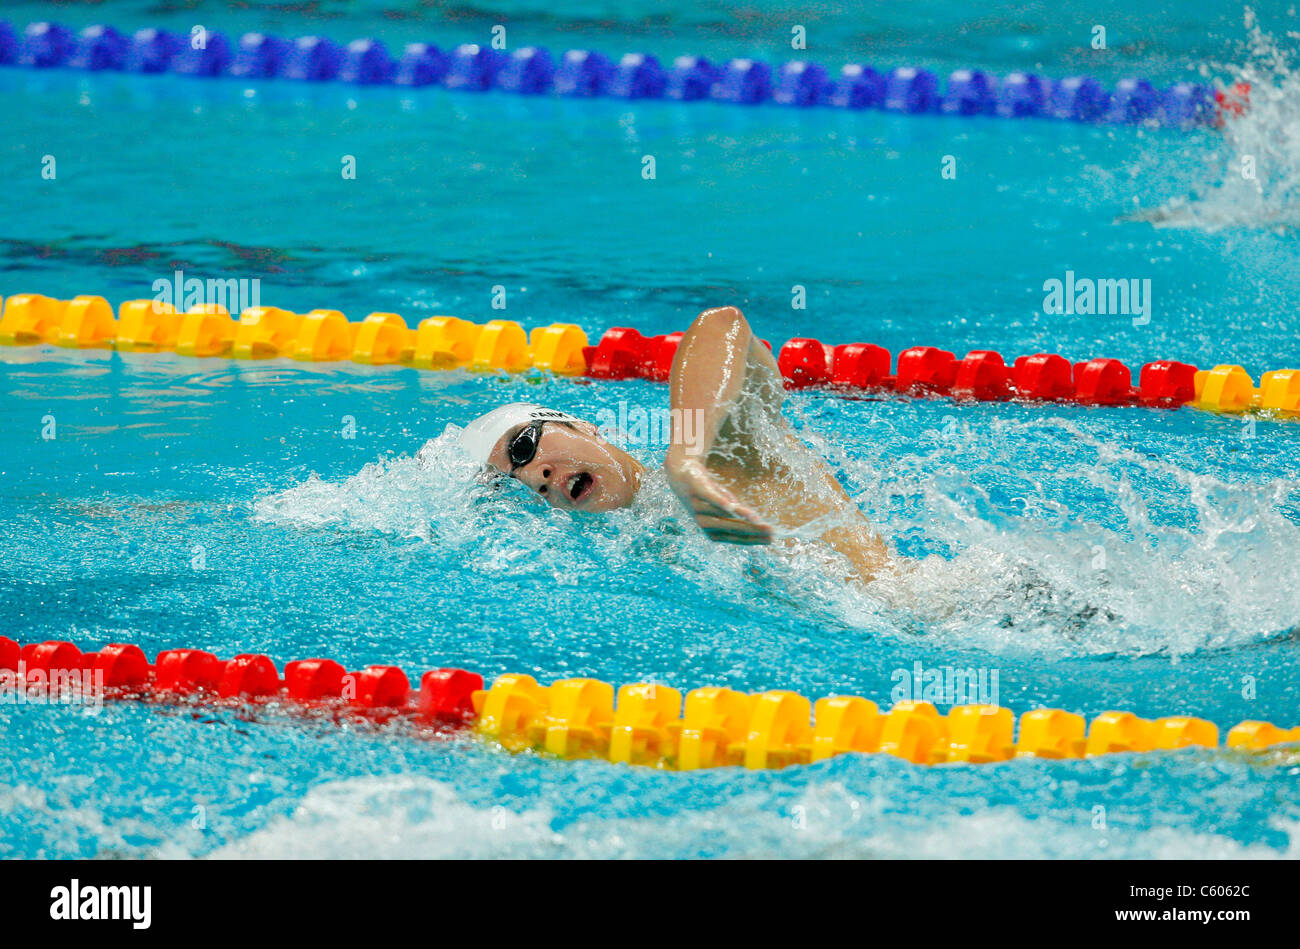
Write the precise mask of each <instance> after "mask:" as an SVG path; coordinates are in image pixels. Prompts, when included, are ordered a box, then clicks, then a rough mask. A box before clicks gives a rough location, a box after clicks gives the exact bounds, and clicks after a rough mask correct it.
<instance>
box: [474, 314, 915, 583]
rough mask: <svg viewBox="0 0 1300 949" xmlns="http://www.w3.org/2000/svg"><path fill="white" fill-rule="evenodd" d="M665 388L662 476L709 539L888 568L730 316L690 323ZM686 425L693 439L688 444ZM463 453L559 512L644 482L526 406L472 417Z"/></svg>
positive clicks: (772, 371)
mask: <svg viewBox="0 0 1300 949" xmlns="http://www.w3.org/2000/svg"><path fill="white" fill-rule="evenodd" d="M669 389H670V398H671V406H672V409H673V411H672V412H671V418H672V423H673V433H672V440H671V444H670V447H669V449H668V453H667V457H666V458H665V460H664V472H665V474H666V476H667V479H668V483H669V485H671V487H672V489H673V492H674V493H675V494H676V495H677V496H678V497H679V498H680V499H681V500H682V502H683V503H684V504H685V505H686V507H687V508H688V509H689V510H690V512H691V515H692V516H693V517H694V519H695V522H696V523H697V524H698V525H699V526H700V528H701V529H702V530H703V531H704V533H705V535H706V536H707V537H709V539H711V540H714V541H718V542H720V543H728V544H772V543H773V542H774V541H777V540H780V541H781V543H783V544H787V545H788V544H789V543H791V542H792V541H793V537H794V536H795V532H797V536H799V537H805V538H807V537H813V538H816V539H818V540H820V541H821V542H822V543H824V544H825V545H826V546H828V547H830V548H831V549H832V550H834V551H836V552H838V553H839V554H840V555H842V556H843V557H844V558H845V559H846V560H847V561H848V563H849V564H850V566H851V569H852V573H853V575H854V576H855V577H857V578H858V579H859V580H862V581H864V582H865V581H869V580H871V579H872V578H874V577H876V576H878V575H879V574H880V573H881V572H882V571H884V570H885V569H887V568H888V567H889V566H890V565H891V563H892V560H891V556H890V552H889V550H888V548H887V547H886V545H885V542H884V541H883V540H882V539H881V538H880V536H879V535H878V534H877V533H876V532H875V531H874V530H873V529H872V528H871V525H870V524H868V522H867V520H866V518H865V517H864V516H863V514H862V512H861V511H860V510H858V508H857V505H855V504H854V503H853V501H852V499H850V498H849V495H848V493H847V492H846V491H845V490H844V487H843V486H842V485H841V484H840V483H839V481H837V480H836V478H835V476H834V475H833V474H832V473H831V471H830V469H829V468H828V467H827V466H826V464H825V462H823V461H822V459H821V458H820V457H818V456H817V455H816V454H815V453H814V452H813V451H811V450H810V449H809V448H808V447H807V446H805V445H804V444H803V442H801V441H800V440H799V438H798V437H797V436H796V435H795V433H794V432H793V430H791V428H790V425H789V423H788V422H786V420H785V417H784V416H783V415H782V414H781V406H782V403H783V402H784V401H785V386H784V383H783V381H782V379H781V374H780V371H779V370H778V369H777V365H776V360H775V359H773V358H772V353H771V352H770V351H769V350H768V349H767V347H766V346H765V345H763V343H762V342H760V341H759V339H758V338H757V337H756V336H755V335H754V333H753V331H752V330H751V329H750V327H749V323H748V322H746V320H745V317H744V316H743V315H742V314H741V312H740V311H739V310H738V309H736V308H735V307H729V306H727V307H718V308H716V309H712V310H705V311H704V312H703V313H701V314H700V316H699V317H698V318H697V319H696V320H695V322H694V323H693V324H692V325H691V328H690V329H689V330H687V331H686V333H685V335H684V336H683V337H682V341H681V344H680V345H679V346H678V347H677V354H676V356H675V357H674V359H673V367H672V375H671V377H670V379H669ZM687 419H689V420H692V421H693V422H694V423H695V424H694V432H695V434H696V436H697V437H688V434H689V432H690V430H691V426H690V425H687V424H685V422H684V420H687ZM461 446H462V447H463V448H464V449H465V451H466V452H467V453H468V454H469V455H470V456H471V457H472V458H474V459H475V460H476V461H478V462H479V463H480V464H484V465H488V466H490V467H492V468H495V469H496V470H498V471H500V472H502V473H504V474H507V475H509V476H510V477H512V478H515V479H517V480H519V481H521V482H522V483H523V484H525V485H527V486H528V488H530V489H531V490H532V491H535V492H536V493H537V494H539V495H541V497H542V498H543V499H544V500H546V501H547V502H548V503H549V504H550V505H551V506H552V507H556V508H560V509H563V510H572V511H609V510H614V509H616V508H621V507H626V506H627V505H629V504H631V503H632V500H633V498H635V497H636V494H637V491H638V490H639V489H640V487H641V483H642V479H643V478H644V477H645V475H646V470H645V467H644V466H643V465H642V464H641V463H640V462H639V461H637V460H636V459H635V458H633V457H632V456H631V455H629V454H628V453H627V452H625V451H623V450H622V449H621V448H618V447H617V446H615V445H612V444H610V443H609V442H608V441H606V440H605V439H604V438H602V437H601V436H600V434H599V430H598V429H597V427H596V426H595V425H593V424H592V423H591V422H588V421H584V420H582V419H579V418H576V417H574V416H572V415H569V414H568V413H565V412H560V411H556V410H554V409H546V408H542V407H540V406H536V405H526V404H522V403H515V404H512V405H506V406H502V407H501V408H498V409H495V410H493V411H491V412H489V413H487V414H486V415H483V416H481V417H480V418H477V419H475V420H474V421H473V422H471V423H470V424H469V425H468V426H467V427H466V429H465V431H464V432H463V433H462V435H461Z"/></svg>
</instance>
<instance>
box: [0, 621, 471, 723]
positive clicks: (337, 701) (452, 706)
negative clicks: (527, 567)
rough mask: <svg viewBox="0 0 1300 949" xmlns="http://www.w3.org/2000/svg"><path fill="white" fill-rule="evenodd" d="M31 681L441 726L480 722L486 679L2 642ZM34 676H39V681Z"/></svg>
mask: <svg viewBox="0 0 1300 949" xmlns="http://www.w3.org/2000/svg"><path fill="white" fill-rule="evenodd" d="M20 668H21V669H22V670H23V671H24V675H25V677H27V676H32V677H33V678H35V677H36V676H39V677H40V678H41V679H42V680H43V681H45V682H52V681H54V676H55V675H56V674H60V673H90V674H91V676H92V678H90V679H89V680H88V682H90V683H94V682H95V679H94V678H93V677H94V676H97V675H99V674H102V681H100V683H99V684H100V685H102V686H103V687H104V688H105V689H106V690H109V694H110V695H120V696H136V697H138V696H141V695H152V696H155V697H157V698H160V699H172V700H174V699H176V698H180V697H183V696H209V697H214V698H218V699H228V700H234V699H238V700H242V701H247V700H259V701H274V700H276V699H283V700H287V701H289V702H292V703H294V704H297V705H304V706H317V705H324V706H329V705H334V706H335V707H340V708H341V707H345V706H346V707H350V708H353V709H356V710H362V714H364V715H365V716H366V717H367V718H369V719H371V720H373V721H376V722H383V721H387V720H389V719H391V718H393V717H395V716H414V717H415V718H417V719H419V720H421V721H425V722H429V723H432V724H435V725H448V726H451V725H464V724H467V723H468V722H469V720H470V719H472V718H473V715H474V705H473V695H474V693H475V692H479V691H482V689H483V677H482V676H481V675H478V674H477V673H474V672H469V671H467V670H465V669H451V668H447V669H433V670H431V671H429V672H426V673H424V675H423V676H422V677H421V679H420V690H419V692H415V691H413V690H412V689H411V682H410V680H409V679H408V678H407V676H406V673H405V672H403V671H402V669H401V668H399V667H397V666H382V665H372V666H366V668H364V669H362V670H361V671H359V672H347V671H346V670H345V669H344V668H343V666H341V665H339V664H338V663H337V662H335V661H333V660H332V659H297V660H294V661H292V662H288V663H286V664H285V667H284V677H283V679H281V677H280V676H279V674H278V673H277V671H276V667H275V663H274V662H272V661H271V659H270V658H269V657H267V656H263V655H259V654H256V653H244V654H241V655H238V656H235V657H234V658H233V659H230V660H227V661H225V662H223V661H221V660H220V659H218V658H217V657H216V656H214V655H213V654H212V653H210V652H205V651H203V650H201V649H166V650H163V651H162V652H160V653H159V654H158V657H157V661H156V662H155V663H154V664H153V665H150V664H149V660H148V658H147V657H146V656H145V653H144V651H143V650H141V649H140V647H139V646H134V645H130V644H124V643H113V644H111V645H108V646H105V647H104V648H103V649H101V650H99V651H98V652H90V653H84V654H83V653H82V652H81V650H79V649H78V648H77V647H76V646H75V645H73V644H72V643H68V642H45V643H29V644H27V645H26V646H20V645H19V644H18V643H16V642H14V640H12V639H8V638H6V637H3V636H0V669H3V670H7V671H9V672H13V673H17V672H18V671H19V669H20ZM33 673H35V676H33Z"/></svg>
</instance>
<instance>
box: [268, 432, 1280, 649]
mask: <svg viewBox="0 0 1300 949" xmlns="http://www.w3.org/2000/svg"><path fill="white" fill-rule="evenodd" d="M458 432H459V429H458V428H457V427H456V426H454V425H449V426H448V427H447V430H446V431H445V432H444V433H443V434H442V435H441V436H440V437H438V438H436V439H434V440H432V441H430V442H429V443H428V444H427V445H425V447H424V448H423V449H422V450H421V451H420V452H418V453H417V455H415V456H414V457H390V458H387V459H384V460H382V461H377V462H374V463H372V464H369V465H366V466H365V468H363V469H362V470H361V471H360V472H359V473H358V474H356V475H354V476H352V477H350V478H348V479H346V480H345V481H343V482H341V483H331V482H326V481H323V480H321V479H319V478H317V477H314V476H313V477H312V478H310V479H308V480H307V481H305V482H303V483H302V484H299V485H297V486H294V487H292V488H290V489H288V490H286V491H282V492H279V493H277V494H274V495H270V496H267V497H263V498H261V499H259V500H258V501H257V502H256V503H255V505H254V514H255V516H256V517H258V518H259V519H262V520H264V521H267V522H271V523H278V524H282V525H287V526H292V527H295V528H306V529H313V528H342V529H345V530H363V531H379V532H382V533H385V534H388V535H391V536H397V537H401V538H407V539H410V540H412V541H413V542H416V543H417V547H421V548H424V549H426V550H427V551H428V552H430V553H432V554H433V555H434V559H435V560H436V561H437V562H439V563H447V562H454V563H458V564H461V565H463V568H464V569H466V570H469V571H472V572H473V573H475V574H477V575H480V576H484V577H487V578H498V579H501V580H508V581H510V582H518V581H520V580H528V579H530V578H531V579H534V580H539V581H544V582H548V583H553V584H557V585H561V586H573V585H579V584H596V585H600V586H603V587H609V586H611V585H619V584H626V585H628V586H629V587H630V586H634V585H635V584H637V583H644V582H646V579H645V578H646V577H647V576H652V577H655V578H658V579H656V580H655V583H656V586H660V585H662V583H663V579H664V578H667V577H671V578H672V579H673V580H674V582H675V583H676V584H677V585H678V587H679V588H680V589H681V590H682V591H683V596H690V595H691V591H697V592H698V594H699V595H700V596H701V597H702V598H706V599H714V600H716V599H717V598H718V597H722V598H723V599H729V600H732V601H734V603H735V604H736V606H737V607H738V608H740V609H744V610H749V611H752V610H755V609H762V610H766V611H769V612H773V613H776V614H777V615H780V614H781V613H782V612H785V611H789V612H790V613H791V614H792V615H800V616H807V615H810V614H811V615H815V616H818V617H822V618H823V619H824V621H825V622H826V623H827V624H828V625H833V626H842V627H844V628H845V629H846V631H856V632H858V633H861V634H867V635H880V636H886V637H892V638H904V637H906V638H914V637H916V636H918V635H921V636H925V637H928V638H930V639H931V640H932V641H935V642H937V643H944V644H946V645H951V646H953V647H957V648H978V649H985V650H988V651H990V652H993V653H1012V654H1033V655H1038V656H1043V657H1069V656H1084V655H1092V656H1096V655H1109V654H1115V655H1128V656H1141V655H1170V656H1177V655H1187V654H1191V653H1195V652H1198V651H1202V650H1214V649H1221V648H1233V647H1238V646H1243V645H1249V644H1254V643H1258V642H1262V641H1267V640H1270V639H1273V638H1276V637H1277V636H1279V635H1284V634H1286V633H1287V632H1288V631H1289V630H1292V629H1293V628H1295V627H1296V626H1297V625H1298V624H1300V561H1297V560H1296V559H1295V557H1294V556H1293V553H1294V551H1295V550H1296V549H1300V525H1298V524H1297V523H1296V522H1295V521H1294V520H1292V519H1291V518H1289V517H1288V516H1287V514H1286V510H1287V508H1288V505H1292V504H1293V503H1294V493H1295V492H1296V490H1297V486H1296V485H1295V484H1293V483H1290V482H1285V481H1275V482H1272V483H1267V484H1244V485H1242V484H1230V483H1227V482H1224V481H1222V480H1220V479H1218V478H1215V477H1213V476H1210V475H1201V474H1195V473H1193V472H1190V471H1188V470H1185V469H1184V468H1182V467H1180V466H1179V465H1178V464H1176V463H1173V462H1169V461H1164V460H1161V459H1159V458H1155V457H1151V456H1149V455H1147V454H1146V453H1139V452H1134V451H1131V450H1127V449H1124V448H1121V447H1119V446H1117V445H1116V444H1114V443H1112V442H1109V441H1106V440H1103V439H1100V438H1098V437H1096V436H1095V435H1093V434H1091V433H1089V432H1088V431H1086V430H1084V429H1082V428H1080V427H1079V426H1077V425H1075V424H1074V423H1071V422H1069V421H1067V420H1064V419H1038V420H1035V421H1034V422H1032V423H1029V422H1026V421H1023V420H1017V419H1000V420H993V421H992V422H991V423H990V431H988V432H985V433H983V435H982V436H981V437H980V438H979V439H978V440H977V441H978V442H979V444H981V445H983V446H986V448H985V449H982V450H985V451H987V452H988V453H989V457H987V458H979V459H978V460H976V461H974V464H975V465H976V466H977V467H978V469H979V470H980V471H981V472H983V473H985V474H991V475H992V476H993V477H995V478H998V477H1003V476H1005V477H1006V478H1007V479H1017V480H1018V481H1027V482H1029V483H1031V484H1032V485H1033V487H1032V488H1031V489H1027V490H1026V491H1025V496H1024V497H1021V498H1017V499H1016V500H1017V502H1018V505H1019V506H1020V507H1021V508H1022V512H1021V513H1012V514H1008V513H1006V512H1005V511H999V510H997V505H996V504H992V503H990V502H989V501H988V499H987V497H984V496H982V494H981V490H982V489H980V488H979V487H978V485H977V484H976V482H975V481H974V480H972V478H971V477H970V471H971V470H972V469H971V467H970V465H971V463H972V462H971V460H970V459H964V458H963V459H959V458H956V457H955V456H954V449H953V446H952V445H950V444H948V443H947V442H946V441H944V440H943V439H931V440H927V439H924V438H922V439H920V440H918V441H917V443H916V444H915V446H914V448H913V450H912V451H910V452H909V453H906V454H902V455H897V456H894V457H891V459H890V463H889V465H887V466H884V465H881V464H880V460H879V459H871V460H863V459H860V458H850V457H848V456H847V455H846V453H845V452H844V451H843V449H842V448H840V447H838V446H836V445H834V444H832V443H830V442H828V441H826V440H825V439H823V438H821V437H819V436H816V435H813V434H811V433H809V432H805V433H804V434H805V437H806V438H807V439H809V440H810V441H811V442H812V444H813V445H814V447H815V448H817V449H818V450H819V451H820V452H821V453H822V455H823V457H825V458H827V459H828V460H829V462H830V463H831V464H832V466H833V467H837V468H839V469H840V470H841V472H843V473H844V475H846V476H847V477H848V478H849V479H850V481H851V482H853V483H856V484H858V485H865V486H866V487H865V489H864V490H862V491H861V493H860V494H859V496H858V501H859V503H860V504H861V505H862V507H863V508H864V510H867V511H868V512H871V516H872V517H873V518H874V519H875V521H876V522H877V523H878V526H879V527H880V529H881V530H882V531H883V533H884V534H885V535H886V537H888V538H895V539H897V538H900V537H904V536H911V537H915V536H918V535H919V536H923V537H925V538H926V539H927V541H928V542H929V543H930V545H931V546H933V547H937V548H940V549H946V550H948V551H951V553H950V554H949V555H946V556H938V555H931V556H928V557H925V558H923V559H920V560H912V561H906V566H905V568H904V569H903V570H902V571H900V573H899V574H898V575H897V576H893V577H888V578H885V579H882V580H879V581H877V582H876V583H874V584H872V585H871V586H870V587H867V588H862V587H858V586H855V585H853V584H851V583H847V582H846V577H847V564H844V563H842V562H840V561H839V560H838V559H837V558H836V557H835V556H834V555H832V554H830V553H829V552H828V551H826V550H825V549H824V548H822V547H821V546H820V545H818V544H815V543H798V544H795V545H793V547H792V549H791V550H790V551H789V552H787V553H785V554H777V553H775V552H774V551H772V550H770V549H763V548H757V549H756V548H741V547H734V546H730V545H724V544H714V543H712V542H710V541H708V540H707V539H705V538H704V537H703V535H702V534H701V533H700V532H699V531H698V530H695V529H694V527H693V526H692V525H691V524H690V523H689V518H687V517H686V516H685V515H684V513H683V512H682V510H681V506H680V503H679V502H678V501H677V499H676V498H675V497H674V496H673V495H672V493H671V491H670V490H669V489H668V487H667V485H666V484H665V483H664V479H663V478H662V476H661V475H658V474H656V475H653V476H651V477H650V478H649V479H648V480H647V483H646V485H645V487H644V488H643V490H642V492H641V494H640V495H639V496H638V498H637V501H636V503H635V504H634V505H633V506H632V507H631V508H628V509H625V510H621V511H613V512H609V513H606V514H598V515H591V514H587V515H583V514H575V513H570V512H565V511H558V510H554V509H552V508H549V507H547V506H546V505H544V504H541V503H538V501H537V499H535V498H532V497H530V496H528V494H527V492H526V491H525V490H524V489H523V488H522V486H521V485H519V484H517V483H516V482H512V481H508V480H504V481H499V482H497V483H485V482H483V481H481V480H479V479H476V478H475V472H474V466H473V463H472V462H470V461H469V460H468V459H467V458H465V457H464V456H463V455H462V453H461V452H460V451H459V450H458V449H457V447H456V439H457V435H458ZM1044 433H1047V434H1046V435H1045V434H1044ZM1027 437H1038V438H1048V439H1051V440H1054V441H1056V442H1065V441H1068V442H1069V444H1070V445H1071V451H1070V453H1069V456H1068V457H1066V458H1063V459H1061V460H1060V461H1058V462H1053V463H1052V464H1050V465H1045V466H1043V468H1041V469H1036V470H1033V471H1030V472H1024V471H1021V470H1018V468H1017V465H1018V462H1017V461H1016V460H1015V459H1012V458H1009V457H1007V456H1006V455H1005V449H1002V448H999V447H997V446H1004V445H1007V444H1012V443H1015V442H1016V440H1018V439H1021V440H1023V439H1025V438H1027ZM987 446H991V447H987ZM645 460H646V461H652V460H651V459H649V458H647V459H645ZM1138 482H1140V483H1141V484H1142V485H1143V487H1142V488H1139V487H1138V486H1137V483H1138ZM1152 485H1158V487H1153V486H1152ZM1080 492H1082V493H1084V494H1086V495H1088V496H1089V497H1090V500H1088V501H1087V503H1086V504H1084V503H1083V502H1080V505H1079V507H1080V510H1084V511H1093V510H1096V509H1098V506H1100V508H1099V509H1101V510H1104V511H1106V512H1107V513H1108V514H1109V515H1110V516H1111V523H1108V524H1107V525H1106V526H1104V527H1103V526H1102V525H1099V524H1097V523H1095V522H1094V521H1093V520H1092V519H1090V516H1089V515H1087V514H1086V513H1080V512H1079V510H1072V509H1071V508H1070V507H1069V506H1064V505H1062V503H1061V501H1060V500H1059V499H1060V498H1061V497H1063V496H1067V497H1068V496H1070V495H1071V494H1077V493H1080ZM1171 510H1172V511H1177V512H1179V514H1178V516H1177V517H1175V518H1173V519H1171V518H1170V516H1169V512H1170V511H1171ZM890 511H892V513H881V512H890ZM901 512H906V513H901ZM1116 516H1118V519H1119V520H1120V521H1121V522H1120V523H1116V522H1115V520H1116ZM756 593H757V594H758V595H757V596H756Z"/></svg>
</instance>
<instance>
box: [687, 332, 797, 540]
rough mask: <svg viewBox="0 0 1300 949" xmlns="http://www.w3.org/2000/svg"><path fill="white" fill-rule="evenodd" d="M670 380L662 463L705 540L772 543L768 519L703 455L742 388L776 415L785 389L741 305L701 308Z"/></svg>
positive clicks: (726, 417)
mask: <svg viewBox="0 0 1300 949" xmlns="http://www.w3.org/2000/svg"><path fill="white" fill-rule="evenodd" d="M669 387H670V390H671V399H672V408H673V410H674V411H673V441H672V445H671V446H670V447H669V449H668V457H667V459H666V461H665V469H666V471H667V473H668V480H669V482H670V483H671V484H672V487H673V490H674V491H675V492H676V493H677V496H678V497H680V498H681V499H682V501H683V502H684V503H685V504H686V506H687V507H689V508H690V509H691V512H692V514H694V516H695V521H696V523H698V524H699V525H700V527H701V529H703V531H704V533H705V534H706V535H707V536H708V537H709V539H711V540H717V541H723V542H726V543H732V544H769V543H771V542H772V527H771V525H770V524H768V523H767V521H766V520H765V519H764V518H763V516H762V515H761V514H759V513H758V511H756V510H754V508H752V507H750V506H749V505H747V504H745V503H743V502H742V501H741V500H740V499H739V498H738V497H736V495H735V494H734V493H733V492H732V491H731V490H730V489H728V488H727V487H726V486H725V485H723V484H722V483H721V482H720V481H719V480H718V478H717V477H716V475H715V473H714V472H713V471H711V470H710V469H709V467H708V464H707V459H708V455H709V453H710V452H711V451H712V450H713V448H714V446H715V445H716V443H717V440H718V434H719V432H720V431H721V430H722V427H723V425H724V424H725V423H726V422H727V420H728V418H729V417H730V416H731V414H732V413H733V412H734V411H735V410H736V408H737V404H738V402H739V401H740V399H741V397H742V395H747V396H748V397H750V398H753V399H754V400H755V401H756V402H757V403H758V405H759V407H760V408H761V409H762V410H765V411H768V412H772V413H776V414H777V415H779V414H780V411H781V403H782V401H783V400H784V398H785V392H784V386H783V384H782V382H781V375H780V373H779V371H778V370H777V366H776V360H774V359H773V358H772V354H771V353H770V352H769V351H768V349H767V347H766V346H764V345H763V344H762V343H761V342H759V340H758V339H757V338H756V337H755V336H754V334H753V332H752V331H751V330H750V328H749V323H747V322H746V321H745V317H744V316H743V315H742V314H741V312H740V311H739V310H738V309H736V308H735V307H731V306H724V307H718V308H716V309H712V310H705V311H704V312H703V313H701V314H700V315H699V317H697V318H696V320H695V322H694V323H692V324H691V328H690V329H689V330H687V331H686V334H685V335H684V336H683V337H682V341H681V343H680V344H679V345H678V347H677V355H676V356H675V357H674V359H673V370H672V376H671V378H670V380H669ZM688 436H691V437H688Z"/></svg>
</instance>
